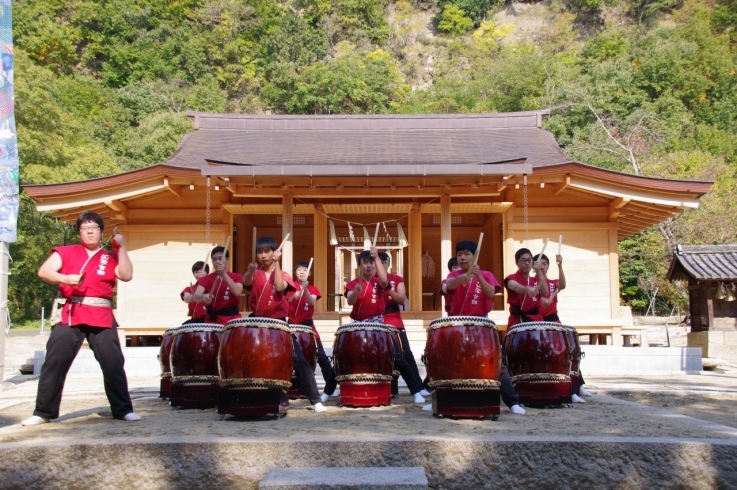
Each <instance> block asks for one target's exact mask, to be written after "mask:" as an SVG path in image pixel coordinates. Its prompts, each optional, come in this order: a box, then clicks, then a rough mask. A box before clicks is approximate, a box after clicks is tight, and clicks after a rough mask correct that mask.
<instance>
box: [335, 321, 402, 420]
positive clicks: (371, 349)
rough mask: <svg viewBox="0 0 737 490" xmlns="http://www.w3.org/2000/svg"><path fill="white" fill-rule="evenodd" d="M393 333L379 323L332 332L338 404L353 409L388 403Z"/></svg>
mask: <svg viewBox="0 0 737 490" xmlns="http://www.w3.org/2000/svg"><path fill="white" fill-rule="evenodd" d="M391 333H392V330H391V328H390V327H387V326H386V325H384V324H382V323H368V322H366V323H364V322H354V323H348V324H346V325H342V326H340V327H339V328H338V330H337V331H336V332H335V343H334V344H333V361H334V363H335V373H336V375H337V376H336V379H337V380H338V382H339V383H340V402H341V404H343V405H347V406H353V407H373V406H379V405H388V404H390V403H391V379H392V369H393V364H394V348H393V347H392V342H391Z"/></svg>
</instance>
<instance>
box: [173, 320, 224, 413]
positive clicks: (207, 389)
mask: <svg viewBox="0 0 737 490" xmlns="http://www.w3.org/2000/svg"><path fill="white" fill-rule="evenodd" d="M222 332H223V327H222V326H221V325H217V324H212V323H188V324H186V325H182V326H181V327H178V328H175V329H173V330H172V332H171V336H172V341H171V352H170V354H169V363H170V365H171V380H172V385H171V404H172V406H175V407H182V408H211V407H214V406H215V405H217V402H218V349H219V348H220V337H221V335H222Z"/></svg>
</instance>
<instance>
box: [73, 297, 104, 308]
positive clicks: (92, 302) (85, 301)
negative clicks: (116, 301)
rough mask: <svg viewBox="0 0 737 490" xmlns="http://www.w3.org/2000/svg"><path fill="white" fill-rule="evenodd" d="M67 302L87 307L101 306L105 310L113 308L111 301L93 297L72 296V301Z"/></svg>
mask: <svg viewBox="0 0 737 490" xmlns="http://www.w3.org/2000/svg"><path fill="white" fill-rule="evenodd" d="M67 301H69V302H70V303H74V304H79V305H87V306H102V307H106V308H110V307H112V306H113V301H112V300H110V299H107V298H96V297H94V296H72V299H71V300H67ZM62 304H63V303H62Z"/></svg>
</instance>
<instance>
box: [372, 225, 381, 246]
mask: <svg viewBox="0 0 737 490" xmlns="http://www.w3.org/2000/svg"><path fill="white" fill-rule="evenodd" d="M378 239H379V223H376V231H375V232H374V241H373V242H371V243H373V244H374V247H375V246H376V241H377V240H378Z"/></svg>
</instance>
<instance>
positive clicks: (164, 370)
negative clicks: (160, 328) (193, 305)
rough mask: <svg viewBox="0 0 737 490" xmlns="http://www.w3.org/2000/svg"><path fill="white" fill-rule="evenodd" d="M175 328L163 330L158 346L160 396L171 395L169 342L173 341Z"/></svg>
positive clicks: (167, 396)
mask: <svg viewBox="0 0 737 490" xmlns="http://www.w3.org/2000/svg"><path fill="white" fill-rule="evenodd" d="M176 328H177V327H175V328H169V329H167V330H166V331H165V332H164V336H163V338H162V339H161V347H159V365H160V366H161V382H160V384H159V397H160V398H169V397H171V363H170V359H169V356H170V355H171V344H172V342H173V341H174V335H173V333H174V330H175V329H176Z"/></svg>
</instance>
